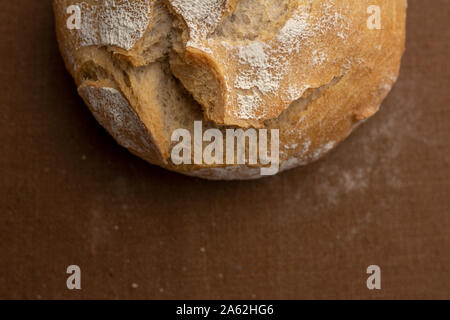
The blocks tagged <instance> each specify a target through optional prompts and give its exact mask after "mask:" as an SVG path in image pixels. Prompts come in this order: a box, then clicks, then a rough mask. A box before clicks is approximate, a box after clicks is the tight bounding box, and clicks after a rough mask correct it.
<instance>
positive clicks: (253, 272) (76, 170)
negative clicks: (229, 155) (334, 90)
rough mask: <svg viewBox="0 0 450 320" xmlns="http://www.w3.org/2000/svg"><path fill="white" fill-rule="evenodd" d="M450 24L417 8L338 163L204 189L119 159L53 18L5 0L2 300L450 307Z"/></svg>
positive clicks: (31, 4) (422, 5)
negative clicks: (421, 303) (71, 281)
mask: <svg viewBox="0 0 450 320" xmlns="http://www.w3.org/2000/svg"><path fill="white" fill-rule="evenodd" d="M449 8H450V1H448V0H433V1H429V0H411V1H409V15H408V35H407V52H406V55H405V57H404V60H403V66H402V71H401V76H400V80H399V82H398V83H397V85H396V86H395V88H394V90H393V91H392V93H391V94H390V95H389V97H388V99H387V100H386V101H385V103H384V104H383V106H382V109H381V111H380V112H379V113H378V114H377V115H376V116H375V117H374V118H373V119H371V120H370V121H369V122H367V123H366V124H364V125H363V126H362V127H361V128H360V129H358V130H357V132H356V133H355V134H354V135H352V136H351V137H350V138H349V139H348V140H347V141H346V142H344V143H343V144H342V145H340V146H339V148H337V149H336V150H334V151H333V152H331V154H329V155H328V156H327V157H326V158H325V159H323V160H321V161H319V162H317V163H315V164H313V165H310V166H308V167H305V168H299V169H294V170H292V171H289V172H286V173H283V174H280V175H279V176H276V177H273V178H267V179H265V180H260V181H250V182H207V181H202V180H198V179H192V178H188V177H184V176H181V175H178V174H174V173H170V172H167V171H165V170H162V169H159V168H157V167H154V166H151V165H148V164H146V163H145V162H144V161H142V160H140V159H138V158H136V157H134V156H132V155H131V154H129V153H128V152H127V151H126V150H124V149H122V148H121V147H119V146H118V145H116V144H115V142H114V141H113V139H112V138H111V137H109V136H108V135H107V133H106V132H105V131H104V130H103V129H102V128H101V127H100V126H99V125H98V124H97V123H96V122H95V120H94V119H93V117H92V116H91V114H90V113H89V111H88V109H87V108H86V107H85V106H84V105H83V103H82V101H81V99H80V98H79V97H78V96H77V93H76V88H75V86H74V84H73V81H72V79H71V78H70V76H69V75H68V73H67V72H66V70H65V69H64V66H63V63H62V61H61V58H60V55H59V52H58V49H57V45H56V40H55V35H54V31H53V28H54V24H53V14H52V11H51V1H49V0H45V1H44V0H39V1H30V0H14V1H7V2H5V1H4V3H3V4H2V5H1V8H0V21H1V23H0V61H1V62H0V64H1V65H0V80H1V89H0V90H1V93H0V106H1V112H0V146H1V147H0V148H1V156H0V170H1V175H0V179H1V180H0V194H1V200H0V298H8V299H11V298H26V299H55V298H62V299H75V298H88V299H94V298H108V299H110V298H126V299H133V298H138V299H142V298H150V299H197V298H208V299H219V298H227V299H241V298H249V299H250V298H256V299H262V298H264V299H300V298H308V299H312V298H320V299H323V298H339V299H341V298H406V299H408V298H426V299H428V298H450V194H449V190H450V180H449V179H450V145H449V139H450V129H449V127H450V94H449V92H450V90H449V88H450V63H449V60H450V58H449V57H450V29H449V27H450V19H449V17H450V9H449ZM71 264H77V265H79V266H80V267H81V269H82V290H81V291H69V290H67V289H66V277H67V275H66V267H67V266H68V265H71ZM371 264H377V265H380V266H381V268H382V290H381V291H376V292H374V291H369V290H368V289H367V288H366V278H367V275H366V272H365V271H366V268H367V267H368V266H369V265H371ZM133 283H135V284H137V285H138V287H137V288H133V287H132V284H133Z"/></svg>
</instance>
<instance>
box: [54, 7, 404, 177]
mask: <svg viewBox="0 0 450 320" xmlns="http://www.w3.org/2000/svg"><path fill="white" fill-rule="evenodd" d="M70 5H78V6H79V7H80V9H81V28H80V29H79V30H69V29H67V27H66V20H67V18H68V17H69V15H68V14H67V11H66V10H67V7H69V6H70ZM373 5H378V6H379V7H380V13H381V16H380V18H381V25H382V28H381V29H380V30H370V29H368V28H367V19H368V18H369V16H368V14H367V8H368V7H369V6H373ZM54 10H55V15H56V28H57V35H58V40H59V43H60V47H61V52H62V54H63V57H64V59H65V61H66V65H67V68H68V69H69V71H70V72H71V74H72V75H73V77H74V79H75V81H76V83H77V85H78V86H79V92H80V94H81V95H82V97H83V98H84V100H85V101H86V103H87V104H88V106H89V107H90V108H91V110H92V111H93V113H94V115H96V118H97V119H98V120H99V122H100V123H101V124H102V125H103V126H104V127H105V128H106V129H108V131H109V132H110V133H111V134H112V135H113V136H114V137H115V138H116V140H117V141H118V142H119V143H120V144H121V145H123V146H125V147H126V148H128V149H130V150H131V151H132V152H133V153H135V154H137V155H139V156H141V157H142V158H144V159H146V160H147V161H149V162H151V163H154V164H158V165H160V166H163V167H165V168H168V169H170V170H175V171H178V172H182V173H185V174H189V175H194V176H200V177H204V178H211V179H237V178H242V179H248V178H257V177H259V174H258V173H259V170H257V169H258V165H256V166H254V165H241V166H233V168H227V167H223V166H222V167H220V166H214V165H192V166H176V165H174V164H173V163H172V162H171V160H170V151H171V149H172V148H173V146H174V144H173V142H172V141H171V139H170V137H171V134H172V132H173V131H174V130H177V129H180V128H184V129H186V130H189V131H191V132H192V131H193V127H194V121H203V123H204V126H205V129H208V128H217V129H219V130H222V131H225V130H226V129H227V128H229V127H232V128H236V127H237V128H239V127H240V128H244V129H246V128H251V127H254V128H265V129H269V130H270V129H279V130H280V145H281V149H280V157H281V159H280V160H281V163H282V164H281V168H282V169H289V168H291V167H295V166H297V165H304V164H307V163H310V162H312V161H315V160H317V159H318V158H320V157H321V156H322V155H323V154H325V153H326V152H328V151H329V150H330V149H331V148H332V147H334V146H335V145H337V144H338V143H339V142H340V141H342V140H343V139H344V138H345V137H346V136H348V135H349V134H350V132H351V131H352V130H353V129H354V128H355V127H356V125H357V124H358V123H359V122H360V121H363V120H365V119H367V118H368V117H370V116H371V115H373V114H374V113H375V112H376V111H377V110H378V108H379V105H380V104H381V102H382V100H383V99H384V98H385V96H386V95H387V93H388V92H389V91H390V89H391V87H392V85H393V84H394V82H395V80H396V79H397V76H398V71H399V66H400V61H401V57H402V54H403V51H404V38H405V19H406V3H405V1H404V0H390V1H384V0H371V1H369V0H358V1H350V0H280V1H270V0H54ZM113 98H114V99H113ZM114 101H115V102H114ZM115 104H117V105H119V106H120V107H116V109H115V110H114V112H112V110H113V108H114V105H115ZM118 114H122V116H119V115H118ZM113 115H115V116H113ZM120 119H122V120H123V119H126V121H125V123H132V124H133V126H128V127H127V126H124V122H123V121H122V126H120V125H118V124H117V123H119V124H120V121H121V120H120ZM116 122H117V123H116ZM118 128H121V129H118ZM133 128H134V129H133ZM144 142H145V143H144ZM255 169H256V170H255Z"/></svg>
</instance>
